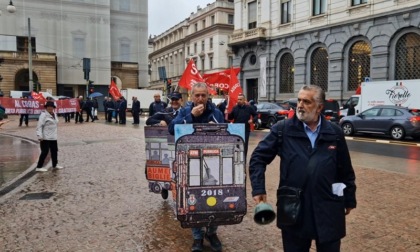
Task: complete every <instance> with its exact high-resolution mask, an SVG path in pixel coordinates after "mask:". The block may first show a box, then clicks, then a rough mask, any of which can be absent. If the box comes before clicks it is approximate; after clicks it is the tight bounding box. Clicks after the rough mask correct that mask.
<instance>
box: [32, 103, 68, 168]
mask: <svg viewBox="0 0 420 252" xmlns="http://www.w3.org/2000/svg"><path fill="white" fill-rule="evenodd" d="M54 109H55V104H54V102H53V101H47V102H46V103H45V111H43V112H42V113H41V114H40V116H39V119H38V124H37V127H36V135H37V137H38V140H39V144H40V147H41V154H40V155H39V159H38V164H37V166H36V171H39V172H46V171H48V169H47V168H44V167H43V166H44V161H45V158H46V157H47V155H48V152H50V153H51V161H52V167H53V168H54V169H63V168H64V167H63V166H60V165H58V164H57V163H58V160H57V154H58V145H57V127H58V117H57V114H56V113H55V112H54Z"/></svg>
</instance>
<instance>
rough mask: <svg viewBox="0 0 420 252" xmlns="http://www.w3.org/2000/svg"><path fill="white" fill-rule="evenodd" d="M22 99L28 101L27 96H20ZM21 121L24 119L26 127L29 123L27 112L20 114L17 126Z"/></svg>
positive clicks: (20, 124)
mask: <svg viewBox="0 0 420 252" xmlns="http://www.w3.org/2000/svg"><path fill="white" fill-rule="evenodd" d="M22 101H28V97H27V96H24V97H22ZM23 121H25V125H26V127H28V124H29V115H28V114H27V113H25V114H20V118H19V127H21V126H22V123H23Z"/></svg>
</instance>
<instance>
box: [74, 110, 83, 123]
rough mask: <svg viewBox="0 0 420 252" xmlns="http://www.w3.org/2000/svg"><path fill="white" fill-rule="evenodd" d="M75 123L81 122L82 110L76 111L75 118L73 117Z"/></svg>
mask: <svg viewBox="0 0 420 252" xmlns="http://www.w3.org/2000/svg"><path fill="white" fill-rule="evenodd" d="M74 120H75V121H76V123H78V122H79V123H82V122H83V111H80V112H76V118H75V119H74Z"/></svg>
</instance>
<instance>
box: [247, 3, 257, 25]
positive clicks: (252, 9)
mask: <svg viewBox="0 0 420 252" xmlns="http://www.w3.org/2000/svg"><path fill="white" fill-rule="evenodd" d="M254 28H257V1H254V2H250V3H248V29H254Z"/></svg>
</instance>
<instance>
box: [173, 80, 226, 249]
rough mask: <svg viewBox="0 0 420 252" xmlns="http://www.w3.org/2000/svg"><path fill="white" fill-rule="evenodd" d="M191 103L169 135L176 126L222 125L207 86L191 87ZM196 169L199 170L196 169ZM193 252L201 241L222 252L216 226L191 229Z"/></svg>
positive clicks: (180, 113) (174, 120) (180, 115)
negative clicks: (193, 124) (206, 241)
mask: <svg viewBox="0 0 420 252" xmlns="http://www.w3.org/2000/svg"><path fill="white" fill-rule="evenodd" d="M191 95H192V103H190V104H188V105H186V106H185V107H184V108H181V109H180V111H179V113H178V115H177V116H176V117H175V118H174V119H173V120H172V122H171V123H170V124H169V133H171V134H172V135H173V134H174V128H175V125H176V124H186V123H223V122H224V119H223V114H222V112H221V111H220V110H219V109H218V108H217V107H216V105H214V104H213V103H211V102H210V101H209V93H208V89H207V84H206V83H203V82H198V83H196V84H194V86H193V87H192V94H191ZM197 169H199V168H198V167H197ZM192 234H193V238H194V243H193V245H192V248H191V250H192V251H193V252H200V251H203V239H204V238H205V239H207V240H208V241H209V243H210V246H211V248H212V249H213V251H222V243H221V242H220V240H219V238H218V236H217V226H209V227H206V231H204V228H192Z"/></svg>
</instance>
